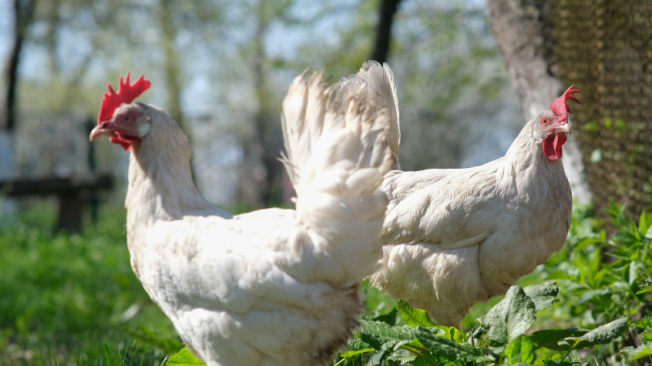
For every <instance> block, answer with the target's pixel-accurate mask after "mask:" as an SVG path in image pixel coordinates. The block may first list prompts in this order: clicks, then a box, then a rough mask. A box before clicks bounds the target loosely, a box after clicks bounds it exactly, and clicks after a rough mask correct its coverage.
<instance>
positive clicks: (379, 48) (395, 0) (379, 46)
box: [371, 0, 401, 64]
mask: <svg viewBox="0 0 652 366" xmlns="http://www.w3.org/2000/svg"><path fill="white" fill-rule="evenodd" d="M400 2H401V0H382V1H381V2H380V8H379V9H378V13H379V16H378V26H377V27H376V42H375V43H374V50H373V52H372V53H371V59H372V60H376V61H378V62H380V63H381V64H382V63H383V62H386V61H387V57H388V55H389V49H390V45H391V41H392V21H393V20H394V15H395V14H396V12H397V11H398V5H399V3H400Z"/></svg>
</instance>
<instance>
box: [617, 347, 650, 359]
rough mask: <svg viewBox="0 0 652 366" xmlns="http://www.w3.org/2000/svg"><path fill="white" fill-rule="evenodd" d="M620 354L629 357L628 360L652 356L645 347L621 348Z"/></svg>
mask: <svg viewBox="0 0 652 366" xmlns="http://www.w3.org/2000/svg"><path fill="white" fill-rule="evenodd" d="M620 352H621V353H624V354H626V355H629V359H630V360H638V359H639V358H643V357H649V356H652V350H651V349H650V348H649V347H646V346H640V347H636V348H634V347H623V349H621V350H620Z"/></svg>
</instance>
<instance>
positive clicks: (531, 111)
mask: <svg viewBox="0 0 652 366" xmlns="http://www.w3.org/2000/svg"><path fill="white" fill-rule="evenodd" d="M368 59H374V60H377V61H380V62H383V61H385V62H389V64H390V66H391V67H392V69H393V71H394V75H395V79H396V82H397V86H398V95H399V105H400V112H401V133H402V141H401V148H400V160H401V165H402V168H403V170H420V169H426V168H463V167H470V166H475V165H480V164H483V163H486V162H489V161H491V160H494V159H496V158H499V157H501V156H502V155H503V154H504V153H505V152H506V151H507V149H508V148H509V146H510V144H511V142H512V141H513V140H514V138H515V137H516V135H517V134H518V133H519V131H520V129H521V128H522V127H523V125H524V124H525V123H526V122H527V121H528V120H529V119H530V118H532V117H533V116H534V115H536V113H538V112H539V111H540V110H542V109H544V108H547V106H548V105H549V103H550V102H551V101H552V100H553V99H554V98H556V97H558V96H559V95H560V93H561V92H562V91H563V90H565V89H566V88H567V87H568V86H570V85H571V84H574V85H575V86H576V87H577V88H579V89H581V90H582V91H583V93H582V94H581V95H580V97H579V99H580V100H581V101H582V105H581V106H574V105H573V106H572V108H573V111H574V112H575V114H574V116H573V117H571V118H572V120H571V121H572V124H573V135H571V136H570V139H569V142H568V143H567V145H566V146H565V150H564V164H565V166H566V171H567V174H568V176H569V179H570V180H571V183H572V186H573V191H574V197H575V199H576V200H578V201H579V202H582V203H592V205H593V207H594V210H595V213H596V215H597V216H598V217H606V215H607V214H606V208H607V206H608V203H609V199H613V200H616V201H617V202H619V203H624V204H625V205H626V207H627V209H628V210H629V211H630V212H631V213H635V214H638V213H640V212H642V211H643V210H644V209H645V208H648V209H649V208H650V205H651V203H652V140H651V139H650V136H652V134H650V130H651V129H652V117H651V115H650V113H651V112H650V106H652V3H650V2H641V1H635V0H619V1H610V2H604V1H593V0H572V1H571V0H559V1H555V2H553V1H551V0H523V1H515V0H488V2H487V3H485V1H483V0H428V1H426V0H329V1H319V2H316V1H309V0H243V1H224V0H186V1H171V0H98V1H80V0H0V62H1V63H2V64H3V65H4V68H3V78H2V79H1V81H0V98H1V99H0V101H1V105H0V212H1V213H0V220H2V224H1V225H0V230H2V231H3V234H2V235H0V246H1V247H2V248H3V249H0V251H2V253H3V257H5V258H6V259H5V260H3V261H6V263H5V264H6V265H5V266H4V269H2V270H0V291H3V292H5V293H6V294H7V299H0V347H2V348H0V349H7V350H10V351H11V352H7V355H10V356H6V357H9V358H5V359H4V361H2V362H5V363H8V364H10V363H12V362H14V361H15V362H18V361H16V360H21V361H20V362H27V364H32V363H35V364H40V363H39V362H41V361H38V360H41V359H43V360H44V359H48V357H49V359H52V357H55V358H56V357H60V358H61V359H67V360H69V359H75V357H81V358H82V359H83V358H84V357H86V358H85V360H88V357H91V358H92V356H88V355H90V354H93V353H92V352H95V354H96V353H97V352H98V351H97V347H98V344H101V340H102V339H107V341H106V343H105V344H108V345H109V346H110V347H113V348H116V347H117V345H122V346H121V347H123V348H120V349H121V350H122V349H125V347H127V346H128V345H129V343H128V342H130V341H133V340H134V339H138V340H141V341H142V340H145V341H143V342H145V344H150V345H153V346H152V347H153V348H151V349H150V351H149V352H150V353H147V352H146V351H143V352H145V353H143V354H147V355H149V356H148V357H150V356H151V357H154V358H156V357H158V356H160V355H161V354H163V353H164V352H165V351H166V350H169V349H174V347H176V343H174V342H176V341H175V340H174V336H173V334H174V333H173V330H171V328H170V325H169V323H167V320H166V319H164V318H160V317H161V314H160V313H159V312H158V309H157V308H156V307H155V306H153V305H152V304H151V303H150V302H149V300H148V298H147V297H146V295H145V294H144V293H143V291H142V289H141V288H140V287H139V286H140V285H139V284H138V283H137V282H135V281H136V280H135V278H134V277H133V274H132V273H131V270H130V268H129V267H128V266H129V265H128V256H127V254H126V248H125V247H124V210H123V209H122V207H123V202H124V196H125V193H126V182H127V177H126V173H127V165H128V156H129V154H128V153H125V152H124V151H123V150H122V149H121V148H120V147H118V146H116V145H113V144H111V143H109V142H108V141H107V140H106V139H103V140H101V141H98V142H96V143H94V144H93V145H91V144H90V143H89V142H88V134H89V131H90V129H91V128H92V127H93V126H94V124H95V123H96V118H97V113H98V110H99V104H100V101H101V98H102V94H103V92H104V91H105V90H106V84H107V82H111V83H112V84H113V85H116V84H117V81H118V77H119V76H120V75H124V74H125V73H126V72H127V71H130V72H131V75H132V76H133V77H132V80H133V79H135V78H136V77H137V76H139V75H141V74H144V75H145V76H146V78H147V79H149V80H150V81H151V82H152V88H151V89H150V90H149V91H148V92H146V93H145V94H144V95H143V96H142V97H140V98H139V101H142V102H146V103H151V104H154V105H156V106H159V107H161V108H163V109H165V110H166V111H168V112H169V113H170V114H171V115H172V116H173V117H174V118H175V119H176V120H177V121H178V122H179V124H180V125H181V126H182V128H183V130H184V131H185V132H186V134H187V135H188V136H189V139H190V141H191V145H192V149H193V153H194V156H193V161H192V165H193V170H194V176H195V179H196V183H197V186H198V188H199V191H200V192H201V193H202V194H203V195H204V196H205V197H206V198H207V199H208V200H209V201H211V202H212V203H214V204H216V205H218V206H219V207H221V208H224V209H226V210H230V211H233V212H236V213H237V212H242V211H243V210H249V209H254V208H261V207H269V206H284V205H288V204H289V199H290V198H291V197H292V195H293V192H292V188H291V186H290V184H289V181H288V179H287V177H286V175H285V171H284V170H283V168H282V165H281V164H280V163H279V161H278V157H279V156H280V151H281V150H282V135H281V130H280V119H279V115H280V106H281V100H282V98H283V97H284V95H285V93H286V91H287V87H288V85H289V83H290V82H291V80H292V79H293V77H294V76H296V75H297V74H299V73H301V72H302V71H303V70H304V69H306V68H310V69H312V70H315V69H324V70H325V74H326V75H331V79H330V80H331V82H334V81H337V80H338V79H339V78H340V77H342V76H346V75H349V74H352V73H356V72H357V71H358V69H359V68H360V66H361V65H362V63H363V62H364V61H366V60H368ZM59 229H65V230H63V231H61V230H59ZM75 233H80V234H81V235H76V234H75ZM69 234H75V235H69ZM45 253H47V254H45ZM64 264H65V265H64ZM34 268H38V270H34ZM103 276H104V277H103ZM71 278H77V280H76V281H73V280H71ZM12 291H13V292H12ZM45 293H48V294H50V295H48V296H44V295H43V294H45ZM374 296H375V295H374ZM378 296H380V295H378ZM37 297H38V300H36V298H37ZM379 301H380V300H379ZM3 302H4V303H3ZM98 318H101V320H99V319H98ZM132 318H133V319H136V320H132ZM154 318H155V319H157V321H156V322H158V323H157V324H161V326H160V327H161V329H155V330H152V329H151V327H152V326H151V324H152V323H153V321H152V320H151V319H154ZM138 319H140V320H138ZM129 321H131V322H132V323H129ZM133 321H135V322H136V323H133ZM156 322H154V323H156ZM90 324H92V326H90ZM144 324H147V327H146V326H145V325H144ZM148 327H149V328H148ZM91 334H92V335H91ZM168 336H169V337H168ZM125 337H126V338H125ZM166 337H167V338H166ZM123 338H124V340H123ZM168 338H169V339H168ZM88 339H92V340H93V342H90V343H89V344H86V343H85V342H86V341H85V340H88ZM170 339H172V340H170ZM125 342H126V343H125ZM148 342H149V343H148ZM157 342H158V343H157ZM166 342H173V343H172V345H170V344H169V343H166ZM34 344H40V345H43V344H48V346H47V347H45V346H43V347H44V348H38V347H34V346H33V345H34ZM30 345H31V346H30ZM101 347H103V346H100V348H101ZM166 347H167V348H166ZM87 348H88V350H87ZM113 348H112V351H111V352H113ZM118 348H119V347H118ZM90 349H93V351H92V352H91V351H89V350H90ZM37 350H38V351H37ZM141 351H142V349H141ZM30 352H31V353H30ZM39 352H40V353H39ZM107 352H108V351H107ZM152 352H153V353H152ZM157 352H158V353H157ZM1 353H2V352H1V351H0V354H1ZM37 354H38V355H37ZM30 355H31V356H30ZM157 355H158V356H157ZM46 356H47V357H46ZM12 357H13V358H12ZM152 359H153V358H152ZM7 360H10V361H7ZM37 361H38V362H37ZM43 363H47V362H46V361H43Z"/></svg>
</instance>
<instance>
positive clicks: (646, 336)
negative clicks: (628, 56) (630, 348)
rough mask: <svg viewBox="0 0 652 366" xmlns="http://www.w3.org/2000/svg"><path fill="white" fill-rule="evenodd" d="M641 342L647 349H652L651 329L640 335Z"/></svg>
mask: <svg viewBox="0 0 652 366" xmlns="http://www.w3.org/2000/svg"><path fill="white" fill-rule="evenodd" d="M641 342H643V344H644V345H646V346H648V348H650V349H652V329H649V330H646V331H645V332H643V333H641Z"/></svg>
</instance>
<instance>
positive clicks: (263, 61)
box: [239, 0, 293, 207]
mask: <svg viewBox="0 0 652 366" xmlns="http://www.w3.org/2000/svg"><path fill="white" fill-rule="evenodd" d="M292 4H293V1H292V0H256V1H253V2H251V3H249V2H247V3H245V4H244V6H245V9H244V13H247V14H250V15H252V16H253V20H252V23H253V27H254V32H253V35H252V38H251V40H250V41H249V42H250V43H249V44H247V42H245V43H244V47H243V48H242V49H241V50H242V51H241V52H242V53H243V54H242V56H243V58H244V59H245V60H247V61H248V62H247V63H248V64H249V65H250V66H249V67H250V70H251V71H250V73H251V82H252V86H253V92H254V97H255V103H253V104H254V107H253V110H252V122H253V123H252V124H251V126H250V127H251V128H248V129H245V130H244V131H243V133H241V134H240V143H241V145H242V147H243V150H244V164H242V165H241V169H240V171H239V184H240V201H241V202H244V203H248V204H251V205H254V206H257V207H269V206H275V205H279V204H281V203H282V202H281V200H282V184H283V180H282V179H283V174H284V172H285V170H284V168H283V165H282V164H281V162H280V161H279V160H278V158H279V156H280V152H281V150H282V148H283V136H282V131H281V128H280V127H281V126H280V123H279V118H278V116H279V113H280V108H279V105H280V100H279V99H278V98H274V97H273V95H274V94H275V93H274V92H273V91H272V89H271V86H270V85H269V73H270V71H271V70H270V69H271V68H272V67H273V66H272V65H271V61H270V59H269V57H268V56H267V53H266V51H265V37H266V36H267V34H268V32H269V28H270V26H271V25H272V24H273V22H275V21H282V20H283V16H284V14H285V13H286V12H287V10H288V9H289V8H290V7H291V6H292Z"/></svg>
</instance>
